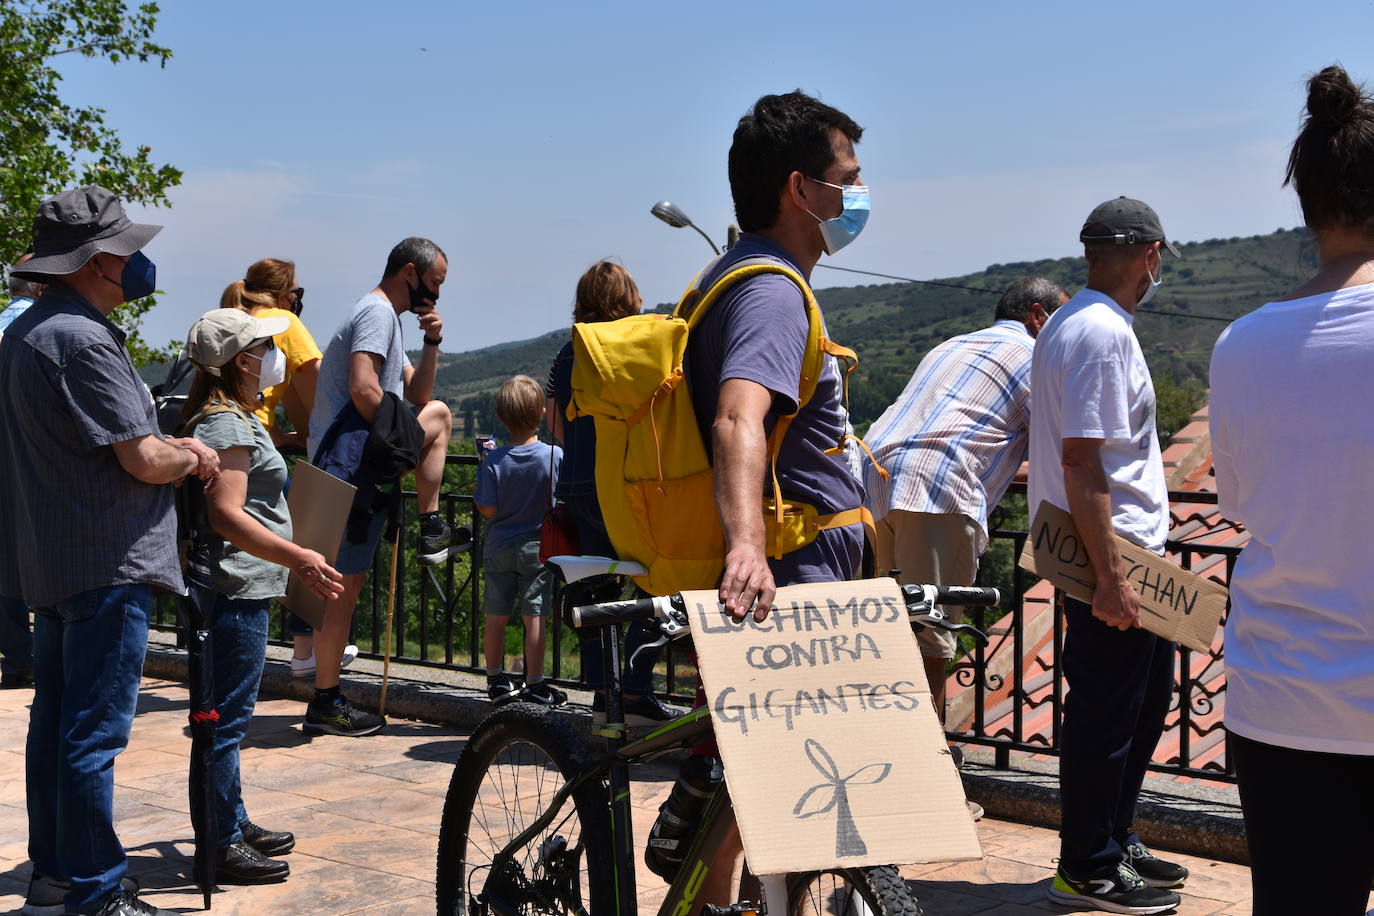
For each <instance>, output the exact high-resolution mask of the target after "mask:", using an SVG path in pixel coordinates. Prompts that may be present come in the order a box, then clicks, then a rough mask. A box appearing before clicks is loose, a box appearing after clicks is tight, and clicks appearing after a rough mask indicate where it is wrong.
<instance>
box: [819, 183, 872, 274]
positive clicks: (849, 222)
mask: <svg viewBox="0 0 1374 916" xmlns="http://www.w3.org/2000/svg"><path fill="white" fill-rule="evenodd" d="M811 180H812V181H814V182H816V184H823V185H825V186H826V187H827V188H836V189H838V190H839V192H840V195H841V201H842V203H843V205H844V209H843V210H842V211H840V215H839V216H837V217H835V218H834V219H821V218H820V217H819V216H816V214H815V213H811V215H812V216H814V217H816V222H818V223H820V224H821V243H822V244H824V245H825V253H826V254H831V255H833V254H834V253H835V252H837V251H839V250H840V249H841V248H843V247H844V246H846V245H848V244H849V243H850V242H852V241H854V240H855V239H856V238H858V237H859V233H860V232H863V229H864V224H865V223H867V222H868V209H869V206H868V186H867V185H861V184H845V185H839V184H831V183H830V182H828V181H821V180H820V179H819V178H812V179H811ZM807 212H808V213H810V212H811V211H809V210H808V211H807Z"/></svg>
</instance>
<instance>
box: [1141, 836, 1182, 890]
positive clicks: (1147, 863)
mask: <svg viewBox="0 0 1374 916" xmlns="http://www.w3.org/2000/svg"><path fill="white" fill-rule="evenodd" d="M1126 864H1128V865H1130V866H1131V868H1134V869H1135V873H1136V874H1137V875H1140V879H1141V880H1142V881H1144V882H1145V883H1146V884H1148V885H1150V887H1178V886H1179V885H1180V884H1182V883H1183V882H1184V881H1186V880H1188V869H1186V868H1184V867H1183V866H1182V865H1179V864H1177V863H1175V862H1165V861H1164V860H1163V859H1161V858H1158V857H1157V856H1155V854H1154V853H1152V852H1150V850H1149V849H1147V848H1146V846H1145V844H1144V843H1130V844H1128V845H1127V846H1126Z"/></svg>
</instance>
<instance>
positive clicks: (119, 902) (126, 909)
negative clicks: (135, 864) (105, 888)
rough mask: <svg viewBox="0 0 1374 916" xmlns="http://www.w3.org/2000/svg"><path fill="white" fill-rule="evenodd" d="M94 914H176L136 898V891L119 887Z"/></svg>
mask: <svg viewBox="0 0 1374 916" xmlns="http://www.w3.org/2000/svg"><path fill="white" fill-rule="evenodd" d="M96 916H177V914H176V913H174V912H172V911H171V910H164V909H162V908H161V907H155V906H153V905H152V904H151V903H144V902H143V901H142V900H139V899H138V892H137V891H131V890H129V889H128V888H125V887H121V888H120V889H119V890H117V891H115V892H114V894H113V895H111V897H110V899H108V900H106V901H105V905H104V906H102V907H101V908H100V909H98V910H96Z"/></svg>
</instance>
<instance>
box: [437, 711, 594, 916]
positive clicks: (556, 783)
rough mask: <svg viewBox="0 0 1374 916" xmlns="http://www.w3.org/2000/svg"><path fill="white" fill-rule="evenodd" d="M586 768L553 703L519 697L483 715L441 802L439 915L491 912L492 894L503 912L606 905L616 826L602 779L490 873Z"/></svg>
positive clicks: (565, 912)
mask: <svg viewBox="0 0 1374 916" xmlns="http://www.w3.org/2000/svg"><path fill="white" fill-rule="evenodd" d="M586 765H587V754H586V750H585V748H584V747H583V745H582V742H581V741H580V740H578V737H577V735H576V733H575V732H573V730H572V727H571V726H570V725H569V724H568V722H567V721H566V719H564V718H563V717H562V716H559V715H556V714H554V713H553V711H552V710H549V709H545V708H543V707H539V706H535V705H533V704H530V703H513V704H511V705H509V706H504V707H502V708H500V709H498V710H496V711H495V712H493V713H492V714H491V715H489V716H488V717H487V718H486V719H485V720H483V722H482V724H481V725H480V726H478V728H477V731H476V732H474V733H473V736H472V738H471V739H470V740H469V741H468V744H467V746H466V747H465V748H464V749H463V753H462V756H460V757H459V758H458V763H457V765H456V766H455V767H454V770H453V777H452V779H451V780H450V781H449V788H448V794H447V796H446V797H445V799H444V814H443V820H442V821H441V822H440V827H439V855H438V865H437V869H436V873H435V885H436V892H437V894H436V896H437V904H438V913H439V916H485V914H486V913H488V912H491V910H489V906H488V905H489V904H490V903H491V901H493V900H495V901H499V903H500V905H501V906H500V909H502V910H504V911H506V912H512V911H513V912H518V913H551V914H557V916H587V914H589V913H604V912H608V910H607V909H606V906H607V902H608V901H609V899H610V881H611V879H610V861H609V858H608V857H609V854H610V846H611V841H610V824H609V821H608V820H607V807H606V798H605V794H604V788H603V785H602V783H601V782H600V781H596V780H593V781H591V782H588V783H587V784H585V785H583V786H582V787H580V788H579V789H578V790H577V791H576V792H574V793H573V795H572V798H570V799H568V800H567V801H565V802H564V804H563V807H562V808H561V809H560V810H559V812H558V814H557V816H556V817H555V818H554V819H553V821H552V822H551V823H549V824H548V826H546V827H545V828H544V829H543V830H541V831H540V832H539V833H538V834H537V835H536V836H534V837H533V838H532V839H531V840H530V842H528V843H527V844H525V846H524V847H522V848H521V849H518V850H515V854H514V856H513V858H512V859H511V861H510V862H509V863H507V865H506V866H505V867H504V868H501V869H498V870H496V871H493V861H494V859H495V857H496V855H497V853H498V852H500V851H501V850H502V849H503V848H504V847H505V846H506V845H507V844H508V843H509V842H510V841H511V840H512V839H514V838H515V837H516V836H518V835H519V834H520V833H522V832H523V831H524V830H525V829H527V828H528V827H529V826H530V825H531V824H533V823H534V822H535V821H536V820H538V819H539V817H540V816H541V815H543V814H544V813H545V812H546V811H548V810H549V808H550V807H551V806H552V802H553V798H554V795H555V794H556V793H557V792H558V790H559V789H561V788H563V786H564V785H565V784H566V783H567V781H568V780H569V779H571V778H573V777H574V776H576V775H577V774H578V773H580V772H582V770H583V769H584V767H585V766H586ZM598 789H601V790H602V791H601V792H598Z"/></svg>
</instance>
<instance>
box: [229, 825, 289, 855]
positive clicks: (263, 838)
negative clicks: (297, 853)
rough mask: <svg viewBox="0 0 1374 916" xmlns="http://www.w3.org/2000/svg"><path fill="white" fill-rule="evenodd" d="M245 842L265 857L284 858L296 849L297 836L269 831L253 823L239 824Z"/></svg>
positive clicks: (285, 832) (280, 831)
mask: <svg viewBox="0 0 1374 916" xmlns="http://www.w3.org/2000/svg"><path fill="white" fill-rule="evenodd" d="M239 833H241V834H243V841H244V842H245V843H247V844H248V845H249V846H252V847H253V848H254V849H256V850H257V851H258V852H260V853H262V854H263V855H265V856H284V855H286V854H287V853H288V852H290V851H291V850H293V849H295V848H296V835H295V834H293V833H289V832H287V831H285V830H268V829H266V828H264V827H259V826H258V825H257V824H255V823H253V822H252V821H244V822H243V823H242V824H239Z"/></svg>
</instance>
